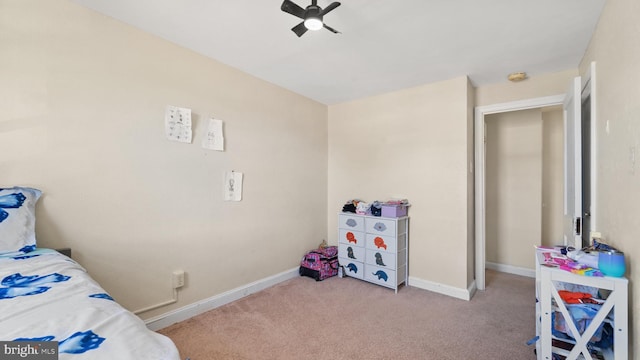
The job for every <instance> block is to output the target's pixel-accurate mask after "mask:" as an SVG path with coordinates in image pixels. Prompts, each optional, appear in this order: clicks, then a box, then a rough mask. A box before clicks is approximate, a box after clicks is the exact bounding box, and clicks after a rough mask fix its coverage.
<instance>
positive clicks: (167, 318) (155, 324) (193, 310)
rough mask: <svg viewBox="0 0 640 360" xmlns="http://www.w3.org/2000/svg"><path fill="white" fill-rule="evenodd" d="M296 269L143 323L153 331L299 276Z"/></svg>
mask: <svg viewBox="0 0 640 360" xmlns="http://www.w3.org/2000/svg"><path fill="white" fill-rule="evenodd" d="M298 269H299V268H298V267H296V268H293V269H291V270H287V271H283V272H281V273H279V274H276V275H273V276H270V277H267V278H264V279H261V280H258V281H255V282H252V283H250V284H247V285H244V286H240V287H238V288H235V289H232V290H229V291H227V292H224V293H222V294H218V295H215V296H212V297H210V298H208V299H204V300H202V301H199V302H196V303H193V304H190V305H187V306H184V307H181V308H179V309H176V310H172V311H169V312H167V313H165V314H162V315H158V316H155V317H152V318H150V319H147V320H145V324H146V325H147V327H148V328H149V329H151V330H153V331H157V330H160V329H162V328H165V327H167V326H169V325H173V324H175V323H177V322H180V321H184V320H187V319H190V318H192V317H194V316H196V315H199V314H202V313H204V312H207V311H209V310H213V309H215V308H217V307H220V306H222V305H225V304H228V303H230V302H232V301H236V300H239V299H242V298H243V297H245V296H248V295H251V294H253V293H256V292H258V291H261V290H264V289H266V288H268V287H271V286H273V285H276V284H279V283H281V282H283V281H286V280H289V279H293V278H295V277H297V276H300V275H299V273H298Z"/></svg>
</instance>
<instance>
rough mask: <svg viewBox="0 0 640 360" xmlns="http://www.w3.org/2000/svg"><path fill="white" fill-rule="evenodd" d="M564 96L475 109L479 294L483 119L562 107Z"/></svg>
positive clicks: (480, 277)
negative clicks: (517, 111) (546, 107)
mask: <svg viewBox="0 0 640 360" xmlns="http://www.w3.org/2000/svg"><path fill="white" fill-rule="evenodd" d="M564 97H565V94H561V95H554V96H546V97H539V98H534V99H528V100H519V101H512V102H508V103H500V104H494V105H485V106H476V108H475V121H474V125H475V127H474V129H475V144H474V147H475V161H476V168H475V213H476V217H475V224H476V233H475V235H476V243H475V245H476V269H475V270H476V271H475V275H476V281H475V284H476V286H477V288H478V290H484V288H485V274H484V269H485V262H486V259H485V255H486V249H485V246H486V245H485V194H484V190H485V184H484V177H485V176H484V168H485V151H484V150H485V149H484V148H485V141H484V140H485V137H484V134H485V131H486V129H485V122H484V116H485V115H489V114H497V113H503V112H508V111H516V110H526V109H535V108H540V107H545V106H553V105H562V103H563V102H564Z"/></svg>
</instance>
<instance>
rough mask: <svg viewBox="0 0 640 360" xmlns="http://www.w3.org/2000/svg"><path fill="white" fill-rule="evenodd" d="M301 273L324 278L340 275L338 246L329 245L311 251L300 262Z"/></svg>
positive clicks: (320, 278) (318, 279) (315, 277)
mask: <svg viewBox="0 0 640 360" xmlns="http://www.w3.org/2000/svg"><path fill="white" fill-rule="evenodd" d="M299 272H300V275H301V276H308V277H312V278H314V279H316V281H320V280H324V279H326V278H328V277H332V276H336V275H338V247H337V246H327V247H325V248H319V249H314V250H311V251H309V252H308V253H306V254H305V255H304V257H302V261H301V262H300V270H299Z"/></svg>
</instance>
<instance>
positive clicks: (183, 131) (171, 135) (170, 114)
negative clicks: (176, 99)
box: [164, 105, 192, 144]
mask: <svg viewBox="0 0 640 360" xmlns="http://www.w3.org/2000/svg"><path fill="white" fill-rule="evenodd" d="M164 130H165V133H166V135H167V139H169V140H173V141H179V142H183V143H189V144H190V143H191V137H192V132H191V109H187V108H180V107H177V106H171V105H169V106H167V110H166V112H165V115H164Z"/></svg>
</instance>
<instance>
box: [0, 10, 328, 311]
mask: <svg viewBox="0 0 640 360" xmlns="http://www.w3.org/2000/svg"><path fill="white" fill-rule="evenodd" d="M0 20H1V23H2V35H0V49H2V50H1V53H2V56H0V79H2V81H1V83H2V86H0V108H2V111H1V112H0V154H2V155H1V156H0V186H2V187H5V186H11V185H28V186H34V187H38V188H41V189H42V190H43V191H44V194H45V195H44V196H43V198H42V200H41V203H40V204H39V208H38V221H37V237H38V244H39V245H40V246H45V247H63V246H69V247H71V248H72V249H73V254H74V257H75V258H76V259H77V260H79V262H80V263H81V264H82V265H84V266H85V267H86V268H87V269H88V270H89V272H90V273H91V274H92V275H93V276H94V277H95V278H96V279H97V280H98V281H99V282H100V283H101V284H102V285H103V286H104V287H105V288H106V290H107V291H108V292H109V293H111V294H112V295H113V296H114V297H115V298H116V299H117V300H119V301H120V302H121V303H122V304H123V305H125V306H126V307H127V308H129V309H131V310H136V309H139V308H142V307H146V306H148V305H153V304H155V303H158V302H162V301H165V300H167V299H169V298H170V297H171V293H172V291H171V273H172V271H173V270H175V269H183V270H185V271H186V273H187V285H186V287H185V288H184V289H183V290H182V291H181V292H180V301H179V303H178V304H175V305H172V306H168V307H164V308H162V309H159V310H157V311H155V312H150V313H146V314H143V317H149V316H153V315H155V314H158V313H165V312H167V311H169V310H171V309H173V308H178V307H181V306H185V305H187V304H191V303H194V302H196V301H198V300H201V299H204V298H207V297H211V296H213V295H217V294H220V293H222V292H225V291H227V290H230V289H233V288H236V287H239V286H244V285H246V284H248V283H251V282H253V281H256V280H259V279H263V278H266V277H268V276H271V275H274V274H277V273H279V272H282V271H286V270H290V269H292V268H295V267H296V266H297V265H298V264H299V259H300V257H301V256H302V254H303V253H304V252H305V251H306V250H308V249H310V248H313V247H315V246H316V245H317V244H319V243H320V242H321V241H322V239H323V238H326V236H327V230H326V226H327V225H326V224H327V218H326V217H327V215H326V214H327V205H326V204H327V203H326V200H327V193H326V189H327V107H326V106H325V105H322V104H319V103H316V102H314V101H311V100H309V99H307V98H304V97H301V96H299V95H296V94H294V93H291V92H289V91H285V90H283V89H281V88H278V87H276V86H274V85H272V84H269V83H266V82H264V81H261V80H258V79H256V78H253V77H251V76H248V75H246V74H244V73H242V72H240V71H237V70H235V69H232V68H230V67H227V66H225V65H222V64H220V63H218V62H216V61H213V60H210V59H207V58H205V57H203V56H199V55H196V54H195V53H193V52H191V51H188V50H185V49H183V48H180V47H178V46H175V45H173V44H171V43H168V42H166V41H164V40H161V39H158V38H156V37H153V36H151V35H148V34H145V33H144V32H142V31H139V30H137V29H135V28H132V27H130V26H127V25H124V24H122V23H119V22H117V21H114V20H112V19H110V18H107V17H105V16H102V15H98V14H97V13H94V12H92V11H90V10H87V9H85V8H83V7H80V6H77V5H75V4H72V3H70V2H69V1H65V0H51V1H38V0H21V1H11V0H0ZM167 105H176V106H182V107H188V108H191V109H193V114H194V121H195V124H194V141H193V143H192V144H182V143H176V142H170V141H168V140H167V139H166V138H165V135H164V124H163V119H164V111H165V107H166V106H167ZM210 116H214V117H216V118H219V119H222V120H224V121H225V135H226V138H225V140H226V151H224V152H216V151H210V150H204V149H203V148H202V147H201V146H200V142H201V140H202V138H203V134H204V132H205V129H206V121H207V119H208V118H209V117H210ZM232 169H234V170H236V171H240V172H244V174H245V181H244V198H243V200H242V201H241V202H238V203H235V202H224V201H223V199H222V178H223V172H224V171H225V170H232Z"/></svg>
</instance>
